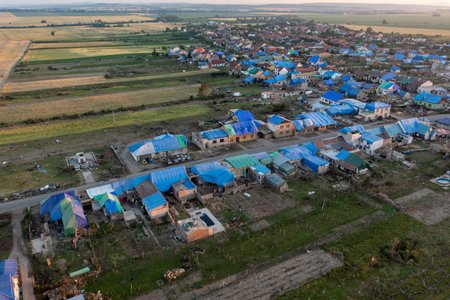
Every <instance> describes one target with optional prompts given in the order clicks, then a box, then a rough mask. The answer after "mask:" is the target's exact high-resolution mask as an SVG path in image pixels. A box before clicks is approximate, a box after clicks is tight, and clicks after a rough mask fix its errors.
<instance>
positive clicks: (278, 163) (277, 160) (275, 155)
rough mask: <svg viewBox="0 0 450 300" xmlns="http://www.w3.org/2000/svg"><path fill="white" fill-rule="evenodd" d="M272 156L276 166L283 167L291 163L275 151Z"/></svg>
mask: <svg viewBox="0 0 450 300" xmlns="http://www.w3.org/2000/svg"><path fill="white" fill-rule="evenodd" d="M270 156H272V159H273V163H274V164H275V165H276V166H281V165H282V164H284V163H287V162H289V159H288V158H287V157H286V156H284V155H283V154H281V153H280V152H276V151H275V152H273V153H271V154H270Z"/></svg>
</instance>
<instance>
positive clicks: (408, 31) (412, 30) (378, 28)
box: [344, 25, 450, 37]
mask: <svg viewBox="0 0 450 300" xmlns="http://www.w3.org/2000/svg"><path fill="white" fill-rule="evenodd" d="M344 26H345V27H348V28H350V29H353V30H361V29H363V30H366V29H367V27H369V26H365V25H344ZM370 27H372V29H373V30H374V31H376V32H384V33H391V32H396V33H400V34H423V35H427V36H436V35H441V36H443V37H450V30H445V29H426V28H407V27H388V26H370Z"/></svg>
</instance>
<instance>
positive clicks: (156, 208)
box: [135, 180, 169, 220]
mask: <svg viewBox="0 0 450 300" xmlns="http://www.w3.org/2000/svg"><path fill="white" fill-rule="evenodd" d="M135 189H136V192H137V193H138V195H139V197H140V198H141V201H142V204H143V205H144V208H145V211H146V212H147V214H148V215H149V216H150V219H152V220H157V219H162V218H164V217H166V216H167V215H168V214H169V203H168V202H167V201H166V199H165V198H164V196H163V195H162V194H161V192H160V191H158V189H157V188H156V187H155V185H154V184H153V183H151V182H150V181H149V180H145V181H143V182H142V183H140V184H138V185H137V186H136V187H135Z"/></svg>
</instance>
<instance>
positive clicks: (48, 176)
mask: <svg viewBox="0 0 450 300" xmlns="http://www.w3.org/2000/svg"><path fill="white" fill-rule="evenodd" d="M37 164H38V165H39V166H40V167H41V170H43V171H39V170H38V169H36V168H35V166H36V165H37ZM65 166H66V161H65V158H64V156H62V155H57V156H52V157H49V158H45V159H43V160H41V161H39V162H36V163H25V164H24V163H17V164H16V163H13V164H8V165H7V166H4V167H1V168H0V180H1V181H2V182H3V184H2V185H1V187H0V195H3V196H7V195H9V194H11V193H15V192H20V191H23V190H26V189H37V188H40V187H42V186H44V185H46V184H51V183H55V184H59V185H61V186H62V187H66V188H67V187H72V186H76V185H78V184H81V183H82V179H81V176H80V174H79V173H76V172H69V171H66V170H65Z"/></svg>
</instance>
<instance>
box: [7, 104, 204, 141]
mask: <svg viewBox="0 0 450 300" xmlns="http://www.w3.org/2000/svg"><path fill="white" fill-rule="evenodd" d="M209 111H210V109H209V108H208V107H207V106H205V105H195V104H185V105H177V106H171V107H167V108H160V109H150V110H144V111H138V112H126V113H117V114H115V121H116V122H115V124H114V122H113V116H112V115H111V114H109V115H103V116H100V117H91V118H84V119H77V120H70V121H61V122H53V123H46V124H39V125H31V126H21V127H10V128H3V129H0V145H6V144H11V143H18V142H26V141H34V140H39V139H45V138H54V137H60V136H67V135H73V134H79V133H90V132H93V131H98V130H102V129H107V128H114V127H121V126H130V125H142V124H149V123H161V122H164V121H173V120H176V119H179V118H189V117H191V118H193V120H194V119H195V117H199V116H200V115H204V114H207V113H208V112H209Z"/></svg>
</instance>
